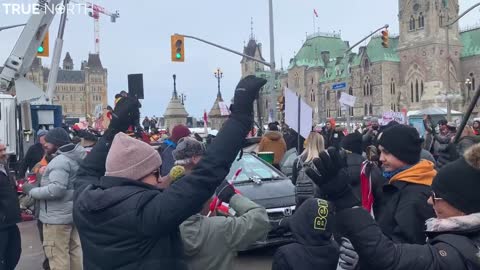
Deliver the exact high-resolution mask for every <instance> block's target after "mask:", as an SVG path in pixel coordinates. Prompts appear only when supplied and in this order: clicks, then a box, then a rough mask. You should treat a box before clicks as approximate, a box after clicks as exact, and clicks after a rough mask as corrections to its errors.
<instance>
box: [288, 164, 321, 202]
mask: <svg viewBox="0 0 480 270" xmlns="http://www.w3.org/2000/svg"><path fill="white" fill-rule="evenodd" d="M305 159H306V157H305V156H299V157H297V158H296V159H295V162H294V166H293V177H292V183H293V185H294V186H295V202H296V206H297V207H299V206H300V205H301V204H302V203H303V202H304V201H305V200H307V199H309V198H315V197H318V196H320V190H319V188H318V186H317V185H316V184H315V183H314V182H313V181H312V179H310V177H308V175H307V174H306V170H307V168H309V167H312V166H313V163H312V162H311V161H310V162H305Z"/></svg>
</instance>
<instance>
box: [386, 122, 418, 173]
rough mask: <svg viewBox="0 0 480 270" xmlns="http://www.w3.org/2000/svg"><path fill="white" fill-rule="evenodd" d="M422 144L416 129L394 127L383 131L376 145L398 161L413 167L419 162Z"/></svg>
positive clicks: (400, 126) (404, 126) (402, 126)
mask: <svg viewBox="0 0 480 270" xmlns="http://www.w3.org/2000/svg"><path fill="white" fill-rule="evenodd" d="M422 142H423V140H422V139H421V138H420V135H419V134H418V131H417V129H416V128H414V127H411V126H406V125H394V126H392V127H389V128H387V129H385V131H384V132H383V133H382V135H381V136H380V139H379V143H378V144H379V145H381V146H382V147H383V148H385V150H387V151H388V152H389V153H391V154H392V155H394V156H395V157H396V158H398V159H399V160H401V161H403V162H405V163H407V164H409V165H414V164H417V163H418V162H419V161H420V152H421V151H422Z"/></svg>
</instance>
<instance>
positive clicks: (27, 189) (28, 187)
mask: <svg viewBox="0 0 480 270" xmlns="http://www.w3.org/2000/svg"><path fill="white" fill-rule="evenodd" d="M36 187H37V186H36V185H34V184H30V183H28V182H26V183H25V184H23V186H22V190H23V194H26V195H30V191H31V190H32V189H34V188H36Z"/></svg>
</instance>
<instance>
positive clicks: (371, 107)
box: [370, 103, 373, 115]
mask: <svg viewBox="0 0 480 270" xmlns="http://www.w3.org/2000/svg"><path fill="white" fill-rule="evenodd" d="M372 114H373V106H372V104H371V103H370V115H372Z"/></svg>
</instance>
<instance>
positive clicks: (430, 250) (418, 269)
mask: <svg viewBox="0 0 480 270" xmlns="http://www.w3.org/2000/svg"><path fill="white" fill-rule="evenodd" d="M336 221H337V224H336V225H337V229H338V230H339V231H340V232H341V233H342V234H343V235H345V236H346V237H347V238H348V239H350V241H351V242H352V244H353V246H354V248H355V250H356V251H357V253H358V255H359V256H360V261H361V262H362V269H363V268H365V269H370V270H377V269H378V270H404V269H408V270H452V269H459V270H460V269H462V270H463V269H466V270H474V269H475V270H477V269H480V261H479V258H478V252H479V248H478V246H480V224H476V226H472V227H470V228H468V229H464V230H455V231H448V232H436V233H435V232H430V233H428V234H427V236H428V237H429V240H428V241H427V244H424V245H412V244H396V243H394V242H393V241H391V240H390V239H389V238H388V237H386V236H385V235H383V234H382V231H381V230H380V228H379V227H378V225H377V224H375V221H374V220H373V219H372V217H371V216H370V214H369V213H368V212H366V211H365V210H363V209H361V208H354V209H346V210H343V211H341V212H339V213H338V214H337V215H336Z"/></svg>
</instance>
